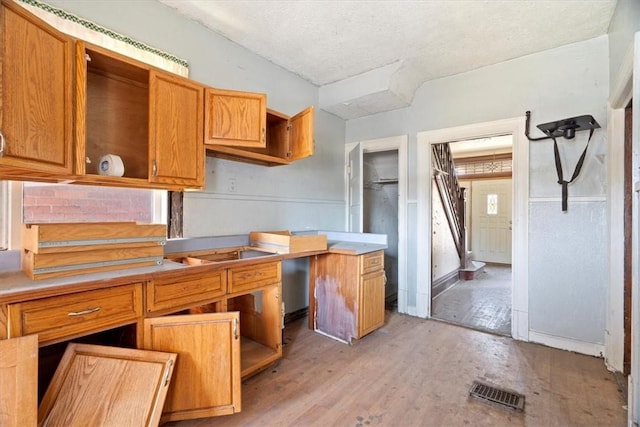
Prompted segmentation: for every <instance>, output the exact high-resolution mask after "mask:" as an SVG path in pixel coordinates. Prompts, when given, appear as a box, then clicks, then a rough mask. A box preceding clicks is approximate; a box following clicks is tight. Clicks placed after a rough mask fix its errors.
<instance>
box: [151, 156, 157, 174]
mask: <svg viewBox="0 0 640 427" xmlns="http://www.w3.org/2000/svg"><path fill="white" fill-rule="evenodd" d="M151 175H152V176H153V177H156V176H158V165H157V164H156V161H155V159H154V160H153V162H152V164H151Z"/></svg>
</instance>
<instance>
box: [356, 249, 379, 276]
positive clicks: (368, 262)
mask: <svg viewBox="0 0 640 427" xmlns="http://www.w3.org/2000/svg"><path fill="white" fill-rule="evenodd" d="M383 268H384V251H376V252H370V253H368V254H364V255H361V256H360V271H361V272H362V273H361V274H367V273H372V272H374V271H378V270H382V269H383Z"/></svg>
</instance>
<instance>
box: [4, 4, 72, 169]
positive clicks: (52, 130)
mask: <svg viewBox="0 0 640 427" xmlns="http://www.w3.org/2000/svg"><path fill="white" fill-rule="evenodd" d="M0 19H1V23H0V28H1V35H0V37H1V40H0V43H1V44H2V45H1V52H0V55H1V64H2V71H1V80H0V82H1V83H0V84H1V87H0V94H1V96H2V99H1V102H0V132H2V135H3V137H0V176H2V177H10V176H11V175H12V174H20V173H23V172H24V171H33V173H34V174H36V175H38V174H39V173H45V174H51V173H56V174H67V175H68V174H71V173H72V168H73V157H72V156H73V153H72V149H73V121H72V120H73V105H72V102H73V101H72V100H73V83H72V82H73V71H72V70H73V58H74V56H73V41H72V40H71V38H69V37H67V36H66V35H64V34H62V33H60V32H59V31H57V30H55V29H54V28H53V27H51V26H50V25H48V24H46V23H45V22H43V21H41V20H40V19H38V18H37V17H35V16H33V15H32V14H30V13H28V12H26V11H25V10H24V9H23V8H22V7H20V6H18V5H17V4H15V3H14V2H12V1H6V0H3V1H2V5H1V6H0Z"/></svg>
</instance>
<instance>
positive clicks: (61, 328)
mask: <svg viewBox="0 0 640 427" xmlns="http://www.w3.org/2000/svg"><path fill="white" fill-rule="evenodd" d="M141 317H142V284H141V283H136V284H131V285H125V286H117V287H114V288H109V289H97V290H94V291H85V292H78V293H76V294H69V295H61V296H57V297H50V298H42V299H38V300H34V301H27V302H23V303H18V304H10V305H9V336H10V337H15V336H21V335H30V334H38V337H39V338H38V339H39V341H40V345H46V344H51V343H53V342H58V341H64V340H68V339H71V338H75V337H78V336H81V335H87V334H92V333H95V332H99V331H102V330H105V329H109V328H113V327H116V326H120V325H126V324H128V323H133V322H135V321H136V320H138V318H141Z"/></svg>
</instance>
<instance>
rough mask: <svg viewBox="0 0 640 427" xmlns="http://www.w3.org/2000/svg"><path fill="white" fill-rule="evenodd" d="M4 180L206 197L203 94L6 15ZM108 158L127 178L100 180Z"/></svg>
mask: <svg viewBox="0 0 640 427" xmlns="http://www.w3.org/2000/svg"><path fill="white" fill-rule="evenodd" d="M0 13H1V15H0V25H1V27H0V37H1V39H0V43H1V46H0V53H1V55H2V57H1V58H0V60H1V67H2V75H1V78H0V85H1V87H0V94H1V101H0V132H2V134H1V135H2V136H0V179H17V180H25V181H29V180H33V181H49V182H57V181H68V182H76V183H83V184H101V185H102V184H104V185H114V186H128V187H142V188H167V189H172V190H181V189H185V188H202V187H204V147H203V140H204V86H203V85H200V84H198V83H196V82H194V81H192V80H189V79H186V78H183V77H180V76H177V75H174V74H171V73H168V72H164V71H162V70H159V69H155V68H154V67H152V66H149V65H146V64H144V63H141V62H138V61H136V60H133V59H130V58H127V57H125V56H123V55H119V54H117V53H114V52H111V51H109V50H107V49H103V48H100V47H97V46H92V45H90V44H88V43H84V42H82V41H77V40H75V39H73V38H71V37H69V36H66V35H65V34H63V33H61V32H59V31H57V30H56V29H55V28H53V27H51V26H50V25H48V24H47V23H45V22H44V21H42V20H41V19H39V18H37V17H35V16H34V15H33V14H31V13H29V12H28V11H26V10H25V9H23V8H22V7H20V6H19V5H17V4H16V3H15V2H13V1H11V0H2V2H1V6H0ZM106 154H115V155H118V156H120V158H121V159H122V162H123V164H124V175H123V176H121V177H120V176H106V175H100V174H99V173H98V168H99V166H100V159H101V158H102V156H104V155H106Z"/></svg>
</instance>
